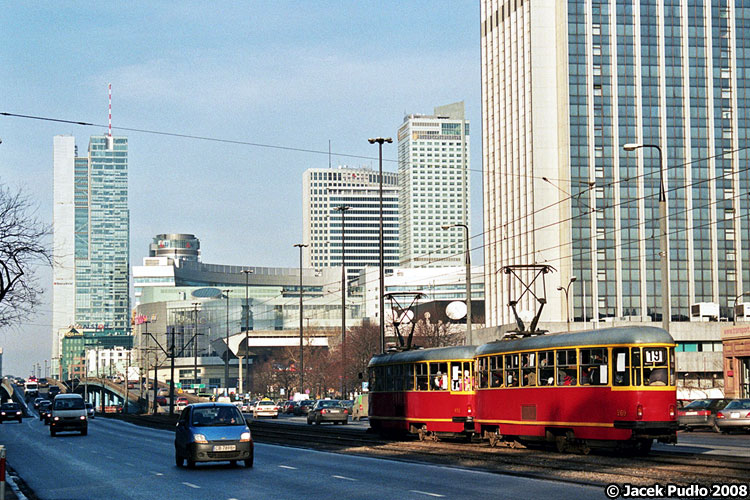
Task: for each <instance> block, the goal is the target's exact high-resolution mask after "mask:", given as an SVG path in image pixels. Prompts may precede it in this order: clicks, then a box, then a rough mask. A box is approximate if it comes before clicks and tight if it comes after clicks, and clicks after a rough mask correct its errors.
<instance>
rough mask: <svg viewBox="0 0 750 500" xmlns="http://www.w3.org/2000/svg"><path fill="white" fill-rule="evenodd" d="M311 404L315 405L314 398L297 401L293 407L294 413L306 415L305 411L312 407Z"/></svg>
mask: <svg viewBox="0 0 750 500" xmlns="http://www.w3.org/2000/svg"><path fill="white" fill-rule="evenodd" d="M313 406H315V400H314V399H303V400H302V401H297V404H296V405H295V407H294V414H295V415H307V413H308V412H309V411H310V408H312V407H313Z"/></svg>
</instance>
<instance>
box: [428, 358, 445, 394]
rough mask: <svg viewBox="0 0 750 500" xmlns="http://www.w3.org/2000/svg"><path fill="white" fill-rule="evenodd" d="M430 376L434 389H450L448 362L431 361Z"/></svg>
mask: <svg viewBox="0 0 750 500" xmlns="http://www.w3.org/2000/svg"><path fill="white" fill-rule="evenodd" d="M430 378H431V381H432V384H430V389H432V390H433V391H446V390H448V363H430Z"/></svg>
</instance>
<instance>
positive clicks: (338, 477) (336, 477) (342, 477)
mask: <svg viewBox="0 0 750 500" xmlns="http://www.w3.org/2000/svg"><path fill="white" fill-rule="evenodd" d="M331 477H332V478H334V479H344V480H345V481H356V479H352V478H350V477H346V476H331Z"/></svg>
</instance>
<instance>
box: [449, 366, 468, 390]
mask: <svg viewBox="0 0 750 500" xmlns="http://www.w3.org/2000/svg"><path fill="white" fill-rule="evenodd" d="M471 385H472V384H471V363H470V362H469V361H454V362H452V363H451V391H470V390H472V388H471Z"/></svg>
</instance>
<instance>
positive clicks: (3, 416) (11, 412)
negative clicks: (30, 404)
mask: <svg viewBox="0 0 750 500" xmlns="http://www.w3.org/2000/svg"><path fill="white" fill-rule="evenodd" d="M8 420H18V423H19V424H20V423H21V422H22V421H23V411H22V410H21V405H19V404H18V403H3V404H2V405H0V424H1V423H3V422H7V421H8Z"/></svg>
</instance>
